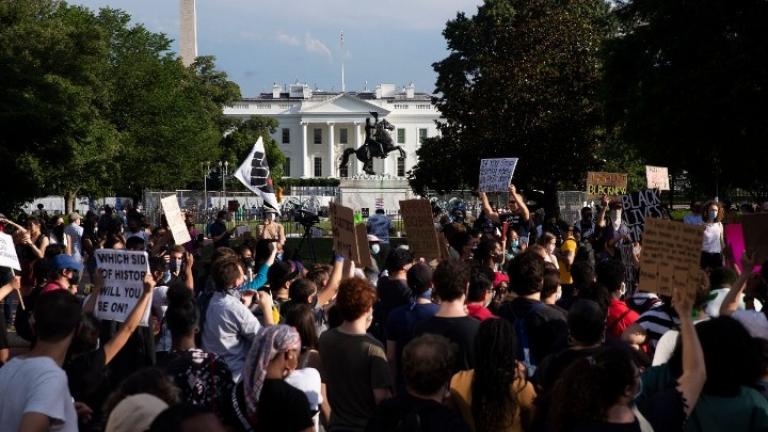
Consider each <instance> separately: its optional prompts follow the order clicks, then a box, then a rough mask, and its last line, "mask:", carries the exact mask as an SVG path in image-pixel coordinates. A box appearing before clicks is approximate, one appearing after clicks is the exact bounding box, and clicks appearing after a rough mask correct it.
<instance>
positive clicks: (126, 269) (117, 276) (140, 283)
mask: <svg viewBox="0 0 768 432" xmlns="http://www.w3.org/2000/svg"><path fill="white" fill-rule="evenodd" d="M94 253H95V254H96V268H97V271H100V272H101V276H102V279H103V281H104V286H103V287H102V288H101V291H99V298H98V301H97V302H96V310H95V315H96V318H99V319H106V320H114V321H118V322H123V321H125V320H126V319H127V318H128V315H129V314H130V313H131V311H132V310H133V308H134V307H135V306H136V303H137V302H138V301H139V299H140V298H141V295H142V293H143V292H144V275H145V274H147V272H149V259H148V256H147V253H146V252H137V251H126V250H117V249H96V251H95V252H94ZM149 310H150V307H147V309H146V310H145V311H144V315H143V316H142V317H141V323H140V325H142V326H147V325H148V323H149Z"/></svg>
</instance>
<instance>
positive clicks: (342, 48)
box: [339, 30, 347, 93]
mask: <svg viewBox="0 0 768 432" xmlns="http://www.w3.org/2000/svg"><path fill="white" fill-rule="evenodd" d="M339 39H340V43H341V92H342V93H344V92H346V91H347V88H346V85H345V83H344V57H345V56H344V30H342V31H341V35H340V36H339Z"/></svg>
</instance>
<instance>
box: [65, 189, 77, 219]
mask: <svg viewBox="0 0 768 432" xmlns="http://www.w3.org/2000/svg"><path fill="white" fill-rule="evenodd" d="M76 200H77V191H76V190H74V191H66V192H64V213H66V214H69V213H71V212H73V211H74V210H75V201H76Z"/></svg>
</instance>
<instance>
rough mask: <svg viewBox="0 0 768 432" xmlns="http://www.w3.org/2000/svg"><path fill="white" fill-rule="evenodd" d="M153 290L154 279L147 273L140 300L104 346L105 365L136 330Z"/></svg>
mask: <svg viewBox="0 0 768 432" xmlns="http://www.w3.org/2000/svg"><path fill="white" fill-rule="evenodd" d="M153 289H155V279H154V278H152V274H151V273H149V272H147V274H145V275H144V291H143V292H142V293H141V298H139V301H138V302H136V306H134V307H133V310H132V311H131V313H130V314H129V315H128V318H126V320H125V322H124V323H123V325H122V326H120V329H119V330H118V331H117V333H115V335H114V336H112V339H110V340H109V342H107V343H106V344H104V357H105V364H109V362H110V361H112V359H113V358H115V356H116V355H117V353H119V352H120V350H121V349H123V347H124V346H125V344H126V343H127V342H128V338H129V337H131V334H133V332H134V331H136V328H137V327H138V326H139V323H140V322H141V317H142V316H144V311H145V310H146V309H147V307H148V306H149V301H150V299H151V298H152V290H153Z"/></svg>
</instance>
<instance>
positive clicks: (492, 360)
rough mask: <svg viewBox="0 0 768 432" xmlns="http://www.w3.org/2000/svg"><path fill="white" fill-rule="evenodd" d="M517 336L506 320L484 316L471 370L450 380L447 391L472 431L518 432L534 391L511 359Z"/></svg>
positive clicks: (522, 427)
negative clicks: (473, 365) (449, 387)
mask: <svg viewBox="0 0 768 432" xmlns="http://www.w3.org/2000/svg"><path fill="white" fill-rule="evenodd" d="M516 354H517V337H516V336H515V330H514V328H513V327H512V324H510V323H509V321H507V320H504V319H488V320H485V321H483V322H482V323H481V324H480V329H479V330H478V332H477V336H476V337H475V362H476V365H475V369H472V370H467V371H461V372H459V373H457V374H456V375H454V376H453V378H452V379H451V394H452V396H453V398H454V401H455V402H456V403H457V405H458V407H459V410H460V411H461V414H462V416H463V417H464V420H466V422H467V424H469V425H470V427H472V429H473V430H475V431H482V432H496V431H505V432H512V431H522V430H524V429H525V425H527V423H528V422H529V421H530V418H531V415H530V414H531V409H532V407H533V400H534V398H535V397H536V392H535V390H534V389H533V385H532V384H531V383H530V382H528V381H527V380H526V378H525V377H526V374H525V371H524V370H523V369H522V367H521V365H520V364H519V362H518V361H517V360H516V359H515V357H516Z"/></svg>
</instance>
